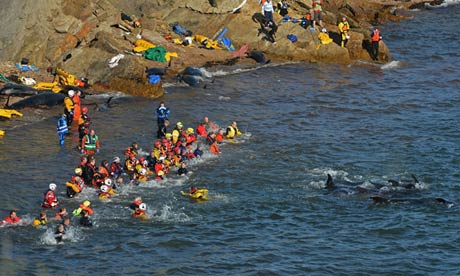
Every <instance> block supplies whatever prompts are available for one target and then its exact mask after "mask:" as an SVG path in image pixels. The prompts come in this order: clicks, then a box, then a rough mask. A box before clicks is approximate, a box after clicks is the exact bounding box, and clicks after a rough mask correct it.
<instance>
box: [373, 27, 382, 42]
mask: <svg viewBox="0 0 460 276" xmlns="http://www.w3.org/2000/svg"><path fill="white" fill-rule="evenodd" d="M378 41H380V31H379V29H375V30H374V31H373V33H372V42H378Z"/></svg>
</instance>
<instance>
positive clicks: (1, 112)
mask: <svg viewBox="0 0 460 276" xmlns="http://www.w3.org/2000/svg"><path fill="white" fill-rule="evenodd" d="M13 115H16V116H19V117H22V113H21V112H19V111H16V110H14V109H3V108H0V116H1V117H5V118H8V119H11V116H13Z"/></svg>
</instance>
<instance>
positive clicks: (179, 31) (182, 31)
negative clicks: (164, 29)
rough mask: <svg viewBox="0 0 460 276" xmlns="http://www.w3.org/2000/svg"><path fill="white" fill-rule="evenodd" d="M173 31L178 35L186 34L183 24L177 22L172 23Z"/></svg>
mask: <svg viewBox="0 0 460 276" xmlns="http://www.w3.org/2000/svg"><path fill="white" fill-rule="evenodd" d="M173 31H174V32H175V33H176V34H178V35H186V34H187V29H186V28H185V27H184V26H182V25H179V24H178V23H176V24H174V26H173Z"/></svg>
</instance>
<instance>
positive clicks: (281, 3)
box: [277, 0, 289, 17]
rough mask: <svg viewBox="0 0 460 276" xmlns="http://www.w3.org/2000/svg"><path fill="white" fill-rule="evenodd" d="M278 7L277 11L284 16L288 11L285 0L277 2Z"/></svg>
mask: <svg viewBox="0 0 460 276" xmlns="http://www.w3.org/2000/svg"><path fill="white" fill-rule="evenodd" d="M277 7H278V13H279V14H280V15H281V16H282V17H285V16H286V15H287V14H288V13H289V12H288V4H287V3H286V0H281V1H279V2H278V4H277Z"/></svg>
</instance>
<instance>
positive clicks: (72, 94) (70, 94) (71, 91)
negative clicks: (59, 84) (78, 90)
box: [67, 90, 75, 97]
mask: <svg viewBox="0 0 460 276" xmlns="http://www.w3.org/2000/svg"><path fill="white" fill-rule="evenodd" d="M67 93H68V94H69V97H73V96H74V95H75V91H73V90H69V92H67Z"/></svg>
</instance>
